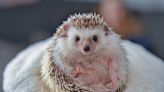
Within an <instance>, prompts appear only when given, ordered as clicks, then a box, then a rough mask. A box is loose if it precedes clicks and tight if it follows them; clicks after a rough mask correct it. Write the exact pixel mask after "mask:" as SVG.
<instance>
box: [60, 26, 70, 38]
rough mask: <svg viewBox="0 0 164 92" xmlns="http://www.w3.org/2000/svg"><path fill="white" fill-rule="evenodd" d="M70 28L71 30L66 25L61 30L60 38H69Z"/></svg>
mask: <svg viewBox="0 0 164 92" xmlns="http://www.w3.org/2000/svg"><path fill="white" fill-rule="evenodd" d="M69 28H70V25H69V24H64V25H63V26H62V28H61V29H62V30H61V31H60V32H59V33H58V36H59V37H67V33H68V30H69Z"/></svg>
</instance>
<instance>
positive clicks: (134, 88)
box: [3, 14, 164, 92]
mask: <svg viewBox="0 0 164 92" xmlns="http://www.w3.org/2000/svg"><path fill="white" fill-rule="evenodd" d="M84 15H85V14H84ZM84 15H83V16H84ZM76 16H79V17H81V16H80V15H76ZM68 20H70V19H68ZM67 22H68V21H67ZM65 23H66V22H65ZM103 23H104V22H103ZM61 28H62V26H61ZM61 28H60V27H59V29H58V30H61ZM72 31H73V30H72ZM70 34H71V33H70ZM112 36H116V35H112ZM116 38H117V36H116V37H113V39H110V41H114V42H117V41H118V43H121V45H122V46H123V48H124V49H125V51H126V56H127V59H128V61H129V62H127V63H128V67H129V69H128V70H129V73H128V77H127V78H128V79H127V83H126V84H125V85H126V89H125V90H124V91H123V92H163V91H164V84H163V82H164V79H163V78H164V73H163V71H162V70H164V63H163V61H162V60H161V59H159V58H158V57H156V56H154V55H152V54H151V53H149V52H148V51H146V50H145V49H144V48H143V47H141V46H139V45H137V44H134V43H131V42H129V41H121V40H119V37H118V39H116ZM55 39H56V38H55ZM61 40H62V39H58V40H57V41H61ZM115 40H116V41H115ZM53 42H54V38H50V39H49V40H46V41H43V42H40V43H37V44H35V45H32V46H30V47H29V48H27V49H26V50H24V51H22V52H21V53H20V54H19V55H18V56H17V57H16V58H15V59H13V60H12V61H11V62H10V63H9V64H8V66H7V67H6V70H5V72H4V82H3V89H4V91H5V92H52V90H53V92H64V91H61V90H60V88H59V89H56V88H58V85H51V87H47V85H45V84H51V83H52V81H50V80H47V82H50V83H45V81H42V79H41V75H40V64H41V59H42V57H43V55H44V54H43V53H44V51H45V50H46V49H47V48H48V47H49V46H50V44H53ZM114 42H112V43H114ZM59 43H60V42H59ZM58 45H59V47H60V48H61V50H62V48H64V47H61V46H63V44H58ZM114 47H115V46H114ZM116 48H117V47H116ZM63 50H65V49H63ZM113 50H116V49H113ZM120 54H121V53H120ZM122 54H124V53H122ZM66 55H68V53H66ZM47 57H49V56H47ZM59 60H60V59H59ZM56 63H58V65H61V67H63V66H62V63H61V62H56ZM122 63H125V62H122ZM45 65H46V66H48V64H45ZM125 65H126V64H125ZM63 69H64V67H63ZM42 72H47V71H46V69H45V71H42ZM44 77H45V76H44ZM47 77H48V74H47ZM52 84H54V83H52ZM49 88H51V91H50V90H49Z"/></svg>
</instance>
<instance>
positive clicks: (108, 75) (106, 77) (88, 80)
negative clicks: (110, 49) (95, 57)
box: [71, 57, 119, 92]
mask: <svg viewBox="0 0 164 92" xmlns="http://www.w3.org/2000/svg"><path fill="white" fill-rule="evenodd" d="M114 63H115V62H114V61H113V60H112V58H111V57H102V59H101V61H100V62H92V63H76V64H75V65H74V69H73V70H72V72H71V76H72V77H74V78H77V79H79V80H80V81H81V82H82V83H83V85H84V86H88V87H90V88H99V90H101V89H102V90H103V89H106V90H112V89H116V88H117V87H118V85H117V84H118V83H119V76H118V75H117V74H116V73H115V72H114V69H115V68H117V66H114V65H115V64H114ZM97 67H99V68H101V70H97V69H98V68H97ZM101 92H102V91H101Z"/></svg>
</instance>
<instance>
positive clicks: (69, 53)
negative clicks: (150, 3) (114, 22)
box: [41, 13, 128, 92]
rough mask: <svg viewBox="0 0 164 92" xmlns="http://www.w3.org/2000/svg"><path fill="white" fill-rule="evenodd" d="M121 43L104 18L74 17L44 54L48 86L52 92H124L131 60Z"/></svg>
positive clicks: (84, 15)
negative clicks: (129, 60) (128, 58)
mask: <svg viewBox="0 0 164 92" xmlns="http://www.w3.org/2000/svg"><path fill="white" fill-rule="evenodd" d="M120 42H121V38H120V35H118V34H116V33H115V32H114V31H113V30H112V27H110V26H108V25H107V24H106V23H105V21H104V19H103V17H102V16H100V15H98V14H96V13H88V14H74V15H71V16H70V17H69V18H68V19H67V20H66V21H64V22H63V24H62V25H61V26H59V27H58V28H57V31H56V32H55V34H54V36H53V42H52V43H51V44H50V45H49V47H48V48H47V50H46V51H45V53H44V57H43V60H42V64H41V76H42V80H43V81H44V83H45V86H46V87H47V88H48V89H49V90H50V92H123V90H124V89H125V88H126V86H125V84H126V82H127V79H128V60H127V58H126V53H125V51H124V49H123V48H122V46H121V44H120Z"/></svg>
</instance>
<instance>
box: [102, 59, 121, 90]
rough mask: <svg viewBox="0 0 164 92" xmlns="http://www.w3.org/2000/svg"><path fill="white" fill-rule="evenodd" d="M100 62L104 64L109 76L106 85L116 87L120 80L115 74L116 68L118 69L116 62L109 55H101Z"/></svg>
mask: <svg viewBox="0 0 164 92" xmlns="http://www.w3.org/2000/svg"><path fill="white" fill-rule="evenodd" d="M102 63H103V64H104V65H105V67H106V69H107V70H108V72H109V75H110V78H111V82H110V83H107V84H106V86H107V87H109V88H116V87H117V86H118V83H119V80H120V79H119V76H118V74H117V69H118V64H117V62H115V61H113V59H112V58H111V57H103V59H102Z"/></svg>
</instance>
